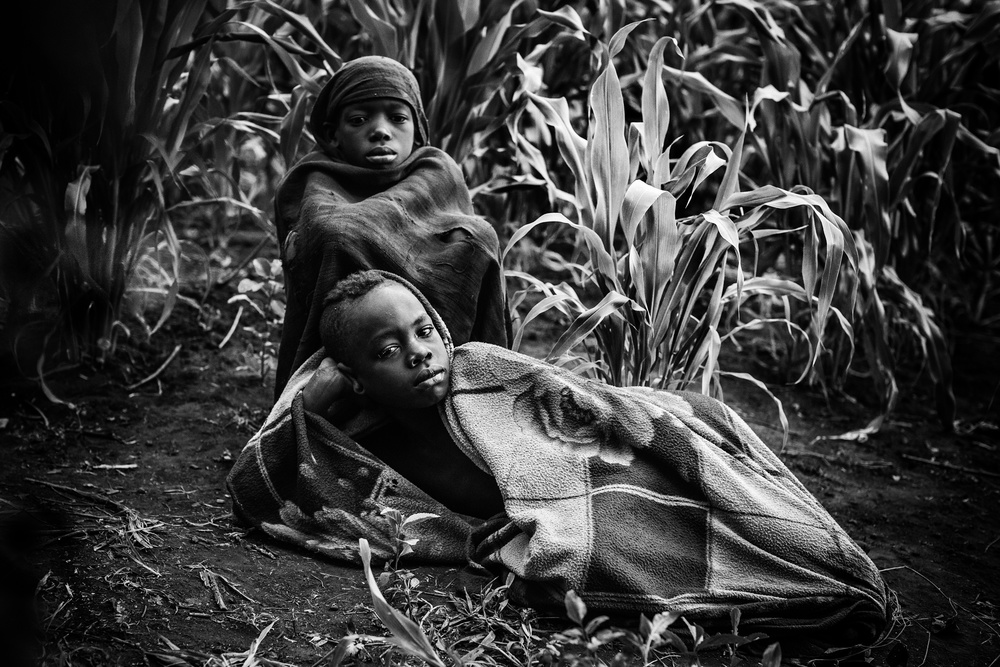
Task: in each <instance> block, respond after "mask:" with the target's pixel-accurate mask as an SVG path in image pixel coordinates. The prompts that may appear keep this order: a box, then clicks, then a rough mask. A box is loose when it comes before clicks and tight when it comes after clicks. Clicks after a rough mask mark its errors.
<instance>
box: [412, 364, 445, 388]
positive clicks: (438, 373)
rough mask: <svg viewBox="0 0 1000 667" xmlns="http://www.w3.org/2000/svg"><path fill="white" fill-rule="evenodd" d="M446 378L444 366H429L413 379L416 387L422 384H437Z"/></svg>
mask: <svg viewBox="0 0 1000 667" xmlns="http://www.w3.org/2000/svg"><path fill="white" fill-rule="evenodd" d="M443 379H444V368H443V367H442V366H429V367H427V368H424V369H423V370H421V371H420V372H419V373H417V378H416V379H415V380H414V381H413V386H414V387H419V386H421V385H425V384H426V385H428V386H431V385H435V384H437V383H438V382H440V381H441V380H443Z"/></svg>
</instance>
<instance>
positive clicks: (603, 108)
mask: <svg viewBox="0 0 1000 667" xmlns="http://www.w3.org/2000/svg"><path fill="white" fill-rule="evenodd" d="M590 106H591V112H592V113H593V122H592V123H591V128H590V133H589V136H588V142H587V154H588V157H589V162H590V168H591V171H592V174H593V179H594V194H595V195H596V206H595V209H594V231H596V232H597V233H598V235H599V236H600V237H601V238H602V239H603V241H604V244H605V248H607V249H608V250H610V249H611V248H612V247H613V243H614V233H615V226H616V225H617V223H618V214H619V212H620V211H621V204H622V200H623V199H624V198H625V189H626V187H627V185H628V182H627V179H628V165H629V157H628V146H627V145H626V144H625V102H624V98H623V97H622V89H621V83H620V82H619V80H618V73H617V71H616V70H615V65H614V62H611V61H610V60H609V62H608V64H607V67H606V68H605V69H604V71H603V72H601V74H600V75H599V76H598V77H597V80H596V81H595V82H594V86H593V88H591V91H590Z"/></svg>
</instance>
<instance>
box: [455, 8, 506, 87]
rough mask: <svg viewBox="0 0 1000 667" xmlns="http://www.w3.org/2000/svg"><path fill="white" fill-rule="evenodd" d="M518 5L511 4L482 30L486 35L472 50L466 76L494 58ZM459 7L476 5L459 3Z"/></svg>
mask: <svg viewBox="0 0 1000 667" xmlns="http://www.w3.org/2000/svg"><path fill="white" fill-rule="evenodd" d="M518 4H520V3H517V2H515V3H513V4H512V5H511V6H510V9H508V10H507V12H506V13H505V14H504V15H503V17H502V18H501V19H500V20H499V21H497V22H496V23H494V24H492V25H489V26H486V27H485V28H484V30H485V31H486V34H485V35H484V36H483V37H482V39H480V40H479V42H478V43H477V44H476V48H475V49H474V50H473V52H472V55H471V56H470V58H469V64H468V65H467V66H466V70H465V74H466V76H471V75H473V74H475V73H476V72H478V71H479V70H481V69H483V68H484V67H486V66H487V65H488V64H490V62H492V61H493V57H494V56H496V54H497V51H499V50H500V44H501V43H502V42H503V38H504V35H505V34H506V33H507V29H508V28H509V27H510V23H511V15H512V14H513V13H514V9H516V8H517V6H518ZM459 5H460V6H461V5H469V6H476V3H475V2H459ZM518 57H520V54H518Z"/></svg>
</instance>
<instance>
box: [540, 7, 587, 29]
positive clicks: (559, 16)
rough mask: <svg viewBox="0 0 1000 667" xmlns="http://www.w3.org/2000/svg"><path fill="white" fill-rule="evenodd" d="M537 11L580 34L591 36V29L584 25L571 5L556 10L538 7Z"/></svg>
mask: <svg viewBox="0 0 1000 667" xmlns="http://www.w3.org/2000/svg"><path fill="white" fill-rule="evenodd" d="M536 11H537V12H538V15H539V16H542V17H544V18H546V19H548V20H549V21H552V22H553V23H555V24H557V25H561V26H563V27H564V28H569V29H570V30H573V31H574V32H579V33H580V34H582V35H586V36H588V37H590V36H591V34H590V31H589V30H587V29H586V28H585V27H584V26H583V21H582V20H581V19H580V15H579V14H578V13H577V11H576V10H575V9H573V7H572V6H570V5H566V6H565V7H560V8H559V9H558V10H556V11H554V12H549V11H546V10H544V9H538V10H536Z"/></svg>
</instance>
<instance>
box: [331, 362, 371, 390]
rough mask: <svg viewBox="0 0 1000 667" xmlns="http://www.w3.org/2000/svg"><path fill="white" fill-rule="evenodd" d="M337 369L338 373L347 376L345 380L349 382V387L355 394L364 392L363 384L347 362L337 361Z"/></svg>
mask: <svg viewBox="0 0 1000 667" xmlns="http://www.w3.org/2000/svg"><path fill="white" fill-rule="evenodd" d="M337 370H339V371H340V374H341V375H343V376H344V377H345V378H347V381H348V382H350V383H351V387H352V388H353V389H354V393H355V394H363V393H365V386H364V385H363V384H361V380H359V379H358V376H357V374H356V373H355V372H354V371H353V370H352V369H351V367H350V366H348V365H347V364H344V363H341V362H339V361H338V362H337Z"/></svg>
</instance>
